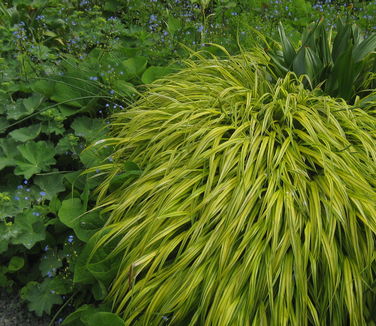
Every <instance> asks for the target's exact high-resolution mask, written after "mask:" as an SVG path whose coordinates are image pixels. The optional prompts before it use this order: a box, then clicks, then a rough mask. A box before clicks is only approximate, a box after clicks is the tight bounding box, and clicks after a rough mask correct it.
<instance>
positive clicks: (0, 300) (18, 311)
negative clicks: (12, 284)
mask: <svg viewBox="0 0 376 326" xmlns="http://www.w3.org/2000/svg"><path fill="white" fill-rule="evenodd" d="M51 319H52V317H51V316H44V317H37V316H36V315H35V314H33V313H31V312H29V311H28V310H27V306H26V304H24V303H22V302H21V300H20V298H19V296H18V294H16V293H14V292H13V293H10V294H9V293H7V291H6V289H4V288H0V326H48V324H49V322H50V320H51Z"/></svg>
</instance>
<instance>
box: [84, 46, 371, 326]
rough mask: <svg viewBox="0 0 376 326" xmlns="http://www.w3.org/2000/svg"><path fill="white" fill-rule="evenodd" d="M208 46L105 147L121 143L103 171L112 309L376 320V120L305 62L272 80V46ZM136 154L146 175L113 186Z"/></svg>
mask: <svg viewBox="0 0 376 326" xmlns="http://www.w3.org/2000/svg"><path fill="white" fill-rule="evenodd" d="M197 56H198V58H199V60H198V62H197V61H196V60H191V61H188V62H187V65H188V67H187V68H186V69H185V70H183V71H181V72H179V73H176V74H174V75H171V76H170V77H169V78H168V79H164V80H160V81H159V82H157V83H154V84H153V85H151V87H150V90H149V91H148V92H146V94H145V95H144V96H143V97H142V98H141V99H140V100H139V101H138V102H137V103H136V104H135V105H134V106H133V107H132V108H131V109H130V110H128V111H127V112H120V113H118V114H116V115H115V116H114V117H113V118H114V121H113V123H112V137H111V138H109V139H108V140H107V141H106V142H104V143H103V144H102V145H100V146H103V145H107V146H108V145H111V146H115V148H116V151H115V152H114V153H113V158H114V162H112V163H111V164H106V165H103V166H102V167H101V169H102V170H103V171H105V170H107V171H108V173H109V174H108V177H107V179H106V181H105V182H104V183H102V184H101V186H100V188H99V203H98V208H102V209H103V211H104V212H105V213H106V214H109V219H108V221H107V224H106V228H105V229H104V230H102V231H101V232H100V233H98V234H97V238H96V244H95V246H94V247H93V248H94V249H93V252H92V254H91V255H87V256H86V264H88V266H90V265H92V266H102V265H103V266H106V262H107V265H110V264H109V263H108V262H109V259H113V260H112V264H111V268H113V267H117V270H118V272H117V275H116V277H115V278H114V280H113V282H112V287H111V289H110V292H109V297H108V298H109V299H110V300H112V302H113V307H114V310H116V312H117V313H121V314H122V316H123V318H124V320H125V325H134V324H137V325H160V324H161V323H163V321H167V322H169V324H170V325H201V324H202V325H203V324H211V325H280V324H281V323H283V324H284V325H287V324H297V325H317V326H318V325H322V324H323V323H325V324H328V325H345V324H351V325H357V324H359V325H361V324H365V323H366V321H367V320H370V319H372V318H374V316H371V313H372V311H373V307H374V304H375V301H376V297H375V292H374V283H373V281H374V279H375V273H376V263H375V258H376V257H375V254H374V253H375V236H376V219H375V216H376V207H375V203H376V191H375V186H376V182H375V180H376V178H375V176H376V164H375V161H376V147H375V141H376V139H375V136H376V135H375V131H374V126H375V123H376V118H375V117H374V116H372V115H370V114H368V113H367V110H363V109H359V108H356V107H350V106H349V105H348V104H347V103H346V102H345V101H344V100H342V99H333V98H331V97H327V96H317V95H315V94H316V93H314V92H311V91H309V90H306V89H305V88H304V85H303V82H302V81H303V79H302V78H300V79H298V78H297V77H296V76H295V75H294V74H291V73H289V74H287V76H286V78H284V79H280V80H279V81H278V83H277V84H276V85H273V84H271V83H269V82H268V81H267V79H268V75H267V74H266V72H265V64H266V63H267V59H266V58H265V57H263V56H262V55H259V53H243V54H242V55H240V56H237V57H229V58H228V59H223V60H220V59H217V58H215V57H213V58H209V59H208V58H207V57H205V56H203V55H201V54H197ZM363 104H364V105H367V104H366V102H364V103H363ZM125 161H133V162H135V163H136V164H137V165H138V166H139V167H140V168H141V170H142V171H143V172H142V173H141V175H140V176H139V177H138V178H137V179H136V180H135V181H133V183H132V184H129V182H127V183H123V184H120V185H119V186H118V187H116V188H115V189H114V188H112V189H111V191H108V189H109V188H110V187H111V184H113V182H112V180H114V178H116V176H118V175H119V174H121V173H123V169H124V164H123V162H125ZM108 245H111V246H112V251H111V252H110V253H109V254H107V255H103V254H100V253H101V251H102V250H103V248H104V247H108ZM115 258H116V259H115ZM101 262H102V265H101ZM94 263H96V265H95V264H94ZM107 268H109V266H107ZM101 270H102V269H101Z"/></svg>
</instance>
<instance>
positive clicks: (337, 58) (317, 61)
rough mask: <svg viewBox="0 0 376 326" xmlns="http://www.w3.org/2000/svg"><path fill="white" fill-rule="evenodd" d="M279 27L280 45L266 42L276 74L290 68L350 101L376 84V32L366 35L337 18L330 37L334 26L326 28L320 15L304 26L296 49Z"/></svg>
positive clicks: (352, 25) (354, 26)
mask: <svg viewBox="0 0 376 326" xmlns="http://www.w3.org/2000/svg"><path fill="white" fill-rule="evenodd" d="M278 31H279V37H280V44H279V46H277V47H270V46H269V45H267V46H268V47H270V48H269V49H268V54H269V55H270V58H271V61H272V64H271V69H272V70H273V72H274V73H275V74H276V75H277V77H283V76H285V75H286V73H288V72H289V71H293V72H295V73H296V74H297V75H298V76H300V75H306V76H307V77H308V79H307V80H306V86H309V87H310V88H315V87H320V88H321V89H322V90H323V91H324V92H325V93H326V94H328V95H331V96H334V97H341V98H344V99H345V100H347V101H350V102H351V103H353V102H354V101H355V98H356V96H359V97H364V96H366V95H367V94H369V92H370V90H372V89H373V88H375V87H376V79H375V74H376V52H375V51H376V33H371V34H370V35H368V37H367V38H365V37H364V35H363V34H362V32H361V31H360V29H359V27H358V26H357V25H356V24H354V23H352V22H348V21H345V20H344V19H343V18H338V20H337V23H336V34H335V36H334V38H333V32H334V30H333V27H330V29H329V31H327V27H326V26H325V24H324V19H320V20H319V21H318V22H317V23H313V24H311V25H310V26H308V27H307V29H306V30H305V32H304V33H303V35H302V40H301V42H300V43H301V44H300V46H299V47H298V49H296V50H295V49H294V47H293V45H292V42H291V41H290V40H289V39H288V37H287V36H286V33H285V30H284V28H283V25H282V23H280V24H279V26H278ZM278 47H280V48H281V50H279V49H278Z"/></svg>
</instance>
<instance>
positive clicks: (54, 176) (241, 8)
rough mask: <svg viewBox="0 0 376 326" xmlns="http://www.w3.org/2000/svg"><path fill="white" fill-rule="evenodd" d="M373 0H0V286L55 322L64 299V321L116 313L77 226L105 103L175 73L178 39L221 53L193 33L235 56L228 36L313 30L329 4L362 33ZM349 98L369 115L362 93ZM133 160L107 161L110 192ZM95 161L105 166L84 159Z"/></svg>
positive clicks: (85, 217) (89, 219)
mask: <svg viewBox="0 0 376 326" xmlns="http://www.w3.org/2000/svg"><path fill="white" fill-rule="evenodd" d="M375 6H376V2H374V1H368V2H359V3H354V4H353V6H347V5H343V4H339V3H332V2H330V1H326V2H325V3H324V2H323V3H320V2H317V3H314V2H309V1H304V0H302V1H284V2H281V1H245V0H244V1H243V0H242V1H237V2H234V1H227V0H226V1H193V0H192V1H188V0H179V1H178V0H176V1H175V0H174V1H152V0H150V1H144V0H135V1H130V2H124V1H115V0H114V1H105V2H102V1H89V0H87V1H86V0H85V1H80V2H78V1H45V0H9V1H4V2H1V3H0V45H1V48H0V83H1V89H0V99H1V101H2V105H1V107H0V230H1V233H0V263H1V267H0V285H1V287H5V288H7V289H10V288H11V287H13V288H16V289H17V290H21V296H22V298H23V299H24V300H25V302H26V303H27V304H28V308H29V309H30V310H31V311H34V312H35V313H36V314H38V315H41V314H50V313H52V314H54V315H55V313H56V312H57V314H56V315H55V317H56V318H53V319H52V321H51V324H52V323H54V321H55V320H56V322H57V323H60V322H61V321H62V319H61V317H62V316H61V314H60V312H61V310H64V309H65V308H66V306H67V305H68V306H69V305H71V308H69V309H70V310H72V309H77V310H76V312H75V313H73V314H72V315H70V316H69V317H68V318H67V319H66V320H65V324H66V325H85V326H94V325H97V324H98V323H99V324H103V325H117V324H119V325H120V324H121V323H123V322H122V320H121V318H120V317H119V316H117V315H115V314H113V313H111V312H110V311H111V304H109V303H108V302H107V303H106V304H101V302H102V300H103V299H104V298H105V297H106V295H107V292H108V289H109V287H110V285H111V282H112V280H113V279H114V278H116V272H117V269H116V267H117V266H118V264H119V262H118V261H117V259H118V257H113V259H114V260H113V262H112V264H113V265H112V266H113V267H114V268H112V269H108V268H107V267H108V266H107V265H105V264H104V263H103V262H102V261H101V257H102V258H103V257H106V256H107V255H108V254H109V253H111V251H112V250H113V248H112V247H111V246H109V247H107V246H104V247H103V248H101V249H100V250H99V251H97V253H96V256H95V259H97V260H99V261H98V262H96V263H93V264H92V263H89V264H88V263H87V262H88V260H89V256H90V252H91V250H92V249H93V248H94V247H95V243H96V241H97V240H98V238H95V237H94V238H92V239H91V240H90V238H91V236H92V235H93V234H94V233H95V231H96V230H98V229H100V227H101V226H102V225H103V224H104V223H105V222H106V220H107V217H108V214H107V213H100V211H99V210H94V211H91V212H90V210H91V209H92V208H93V207H94V205H95V202H96V200H97V195H98V193H95V192H93V190H94V189H95V188H96V186H98V185H99V184H100V183H101V182H102V181H103V178H104V176H105V173H107V172H106V171H107V170H106V169H108V168H112V167H113V165H112V164H113V161H114V156H113V155H112V152H113V149H112V148H111V146H108V147H107V148H104V147H102V148H101V150H99V147H90V148H88V149H86V150H84V149H85V148H86V147H87V146H88V145H89V144H91V143H95V142H98V141H99V143H98V144H99V145H100V143H101V142H102V140H103V139H104V138H105V130H104V129H102V127H104V126H106V125H107V124H108V123H109V122H110V121H111V118H110V116H111V113H112V112H114V111H115V112H116V111H124V110H127V108H128V106H129V105H131V103H133V102H134V101H135V100H137V98H138V96H139V92H141V91H143V90H145V87H144V86H143V84H145V83H150V82H152V81H154V80H155V79H158V78H160V77H163V76H164V75H166V74H168V73H170V72H172V71H176V69H177V68H179V67H180V66H181V65H180V64H176V63H177V62H176V60H180V58H181V57H182V56H186V53H187V51H186V50H185V47H184V46H181V44H185V45H187V46H188V47H190V48H193V49H201V48H205V49H206V50H207V51H211V52H215V53H217V54H218V55H221V56H223V53H222V52H221V51H218V48H216V47H210V46H208V45H205V44H204V43H205V42H216V43H219V44H223V45H225V46H226V48H227V49H228V50H229V51H230V52H231V53H233V54H235V53H238V52H239V47H238V44H241V45H242V46H243V47H246V48H247V47H253V46H254V45H255V42H256V41H257V39H261V40H262V39H263V37H259V38H257V37H255V35H256V34H255V33H254V30H255V29H256V30H258V31H260V32H262V33H263V35H269V36H272V37H274V38H276V37H277V30H276V29H275V28H274V26H275V25H276V24H277V23H278V22H279V21H282V22H283V26H284V29H285V32H286V35H287V36H288V37H289V38H290V40H291V44H292V46H295V47H298V46H300V43H299V39H300V33H299V32H300V31H302V29H303V28H304V27H305V25H306V24H307V23H308V22H310V21H311V20H312V19H313V18H315V17H316V18H319V17H320V16H321V15H325V16H327V17H326V18H325V20H324V23H325V25H324V24H323V25H322V28H323V29H325V28H329V27H330V26H331V25H333V24H334V23H335V20H334V19H333V18H334V17H335V16H336V14H337V13H338V12H340V13H342V15H343V17H346V18H348V19H352V20H354V19H355V20H356V21H357V23H358V24H359V25H360V26H362V27H363V28H364V29H365V31H366V36H367V35H369V34H370V32H371V31H372V29H373V28H374V26H373V24H372V22H373V21H372V17H374V13H373V12H374V9H375ZM140 8H142V10H140ZM370 17H371V18H370ZM259 35H261V34H259ZM265 66H268V65H267V64H266V63H265ZM264 68H265V67H264ZM269 68H270V65H269ZM261 70H262V69H260V71H261ZM269 74H270V75H268V81H269V82H270V81H272V80H274V82H275V81H277V79H278V77H283V76H284V74H282V75H278V74H277V73H276V69H274V70H271V71H269ZM263 77H265V76H264V73H261V75H260V78H261V79H262V78H263ZM305 82H306V79H305ZM265 85H266V86H265V87H266V88H265V89H270V87H272V85H268V84H267V83H266V84H265ZM305 86H307V85H305ZM316 92H317V90H316ZM316 95H317V93H316ZM355 102H356V107H357V108H361V109H362V110H364V111H366V112H368V114H370V115H373V116H374V113H375V105H374V95H373V94H370V95H369V96H367V97H366V98H364V99H362V100H359V101H355ZM229 119H230V120H231V119H234V117H231V116H230V117H229ZM235 119H238V117H236V118H235ZM142 157H143V152H141V151H140V152H139V158H138V159H139V160H143V158H142ZM133 161H135V160H133ZM133 161H132V160H126V161H125V162H122V163H121V164H120V167H119V168H120V170H119V171H118V172H119V173H118V174H117V175H116V176H114V177H113V178H112V179H111V182H109V183H108V184H107V186H108V187H109V191H110V192H112V191H117V189H119V187H120V188H124V189H125V188H126V187H127V186H130V185H131V184H132V183H133V182H136V180H138V177H139V176H140V175H143V173H145V172H143V171H144V166H143V165H144V164H136V163H135V162H133ZM103 163H106V164H108V165H106V166H104V167H103V169H102V170H100V169H98V168H97V166H98V165H100V164H103ZM87 169H88V170H87ZM84 170H87V171H89V173H86V174H82V173H83V172H84ZM114 171H115V170H112V172H114ZM100 195H101V196H103V195H104V193H100ZM87 211H89V213H87ZM99 235H100V234H99ZM99 235H97V237H98V236H99ZM174 254H175V253H172V254H171V255H174ZM78 255H79V258H78ZM98 255H99V256H98ZM170 258H171V257H170ZM95 259H94V261H95ZM106 262H107V261H106ZM110 266H111V265H110ZM136 267H137V266H134V267H133V265H132V267H131V271H130V273H129V278H128V282H131V281H132V280H133V279H134V277H133V275H134V273H136V271H137V269H136ZM74 271H75V275H74V278H73V272H74ZM134 280H136V279H134ZM366 317H367V316H366ZM161 318H162V322H163V323H166V324H168V323H170V321H171V320H172V317H171V316H170V315H169V314H164V315H162V316H161ZM174 318H175V317H174ZM367 318H368V317H367ZM370 318H371V317H370Z"/></svg>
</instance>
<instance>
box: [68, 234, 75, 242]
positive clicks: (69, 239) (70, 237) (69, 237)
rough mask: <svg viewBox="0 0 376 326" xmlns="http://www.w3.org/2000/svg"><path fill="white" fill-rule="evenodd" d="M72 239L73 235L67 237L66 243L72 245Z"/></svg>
mask: <svg viewBox="0 0 376 326" xmlns="http://www.w3.org/2000/svg"><path fill="white" fill-rule="evenodd" d="M73 239H74V236H73V235H68V238H67V241H68V242H69V243H72V242H73Z"/></svg>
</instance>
